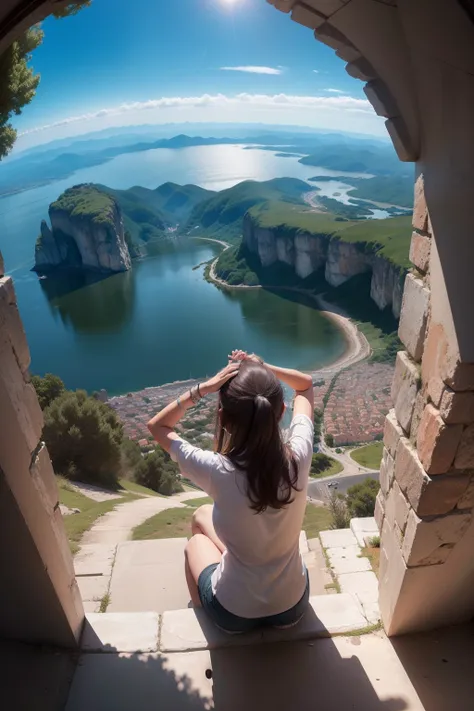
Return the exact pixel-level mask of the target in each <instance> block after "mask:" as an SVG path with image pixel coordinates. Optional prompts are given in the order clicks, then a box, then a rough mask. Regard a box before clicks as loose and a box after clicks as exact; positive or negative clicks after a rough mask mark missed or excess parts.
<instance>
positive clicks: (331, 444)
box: [324, 433, 334, 447]
mask: <svg viewBox="0 0 474 711" xmlns="http://www.w3.org/2000/svg"><path fill="white" fill-rule="evenodd" d="M324 441H325V442H326V444H327V446H328V447H334V435H332V434H329V433H328V434H327V435H325V437H324Z"/></svg>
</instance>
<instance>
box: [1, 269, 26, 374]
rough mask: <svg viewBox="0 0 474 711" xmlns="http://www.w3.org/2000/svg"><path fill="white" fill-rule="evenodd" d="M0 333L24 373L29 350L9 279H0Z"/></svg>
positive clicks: (11, 282)
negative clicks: (7, 342) (9, 345)
mask: <svg viewBox="0 0 474 711" xmlns="http://www.w3.org/2000/svg"><path fill="white" fill-rule="evenodd" d="M0 331H1V333H2V338H3V339H5V340H8V341H9V342H10V344H11V347H12V349H13V352H14V353H15V357H16V359H17V361H18V365H19V366H20V369H21V371H22V372H23V373H24V372H25V371H26V370H28V367H29V365H30V349H29V348H28V343H27V340H26V335H25V330H24V328H23V324H22V322H21V318H20V314H19V312H18V306H17V304H16V296H15V289H14V287H13V281H12V279H11V277H2V278H1V279H0Z"/></svg>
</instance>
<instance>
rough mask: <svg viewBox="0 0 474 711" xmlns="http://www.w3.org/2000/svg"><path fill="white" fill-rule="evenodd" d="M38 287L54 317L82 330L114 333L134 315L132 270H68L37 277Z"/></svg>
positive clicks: (68, 325) (134, 287)
mask: <svg viewBox="0 0 474 711" xmlns="http://www.w3.org/2000/svg"><path fill="white" fill-rule="evenodd" d="M40 285H41V289H42V291H43V294H44V295H45V296H46V300H47V302H48V305H49V307H50V309H51V312H52V314H53V316H54V317H55V318H57V317H58V316H59V317H60V319H61V321H62V323H63V324H64V325H65V326H66V327H71V328H73V329H74V330H75V331H79V332H81V333H115V332H118V331H120V330H121V329H122V328H123V327H124V325H125V324H127V323H128V322H129V321H130V320H131V318H132V315H133V311H134V303H135V291H136V286H135V278H134V274H133V271H129V272H123V273H121V274H114V275H112V276H107V277H104V275H98V274H91V273H74V274H72V273H67V274H57V275H54V276H48V278H47V279H41V280H40Z"/></svg>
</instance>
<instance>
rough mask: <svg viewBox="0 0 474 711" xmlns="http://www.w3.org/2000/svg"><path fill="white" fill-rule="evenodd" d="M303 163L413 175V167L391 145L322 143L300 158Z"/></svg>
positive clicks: (369, 171) (351, 171)
mask: <svg viewBox="0 0 474 711" xmlns="http://www.w3.org/2000/svg"><path fill="white" fill-rule="evenodd" d="M299 162H300V163H303V165H317V166H320V167H322V168H329V169H330V170H339V171H344V172H349V173H371V174H373V175H408V174H410V175H413V168H412V167H410V166H409V165H408V164H406V163H401V162H400V160H399V159H398V157H397V155H396V153H395V151H394V150H393V147H392V146H389V145H387V146H386V147H385V146H380V145H379V146H376V147H375V146H370V147H365V146H359V145H346V146H341V145H339V144H334V145H323V146H320V147H319V148H318V149H317V151H316V152H315V153H313V154H311V155H308V156H305V157H304V158H301V159H300V161H299Z"/></svg>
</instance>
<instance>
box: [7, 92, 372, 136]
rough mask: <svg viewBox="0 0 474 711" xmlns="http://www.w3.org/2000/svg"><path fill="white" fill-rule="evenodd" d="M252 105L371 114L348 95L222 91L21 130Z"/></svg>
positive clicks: (116, 108)
mask: <svg viewBox="0 0 474 711" xmlns="http://www.w3.org/2000/svg"><path fill="white" fill-rule="evenodd" d="M239 106H241V107H252V108H265V109H267V108H268V109H275V110H276V109H296V108H297V109H311V110H318V111H319V110H324V111H338V112H344V113H366V114H373V109H372V107H371V105H370V104H369V102H368V101H367V100H366V99H354V98H353V97H351V96H291V95H289V94H273V95H271V94H248V93H242V94H237V95H236V96H226V95H225V94H203V95H202V96H172V97H162V98H160V99H149V100H148V101H133V102H131V103H128V104H120V105H119V106H113V107H109V108H105V109H100V110H98V111H93V112H90V113H85V114H81V115H80V116H68V117H67V118H64V119H61V120H60V121H54V122H52V123H49V124H46V125H44V126H36V127H35V128H31V129H29V130H26V131H23V132H22V133H20V134H19V135H20V136H25V135H28V134H31V133H38V132H39V131H46V130H48V129H52V128H59V127H61V126H67V125H69V124H74V123H83V122H87V121H92V120H94V119H99V118H108V117H112V116H120V115H123V114H128V113H134V114H135V113H137V112H142V111H151V110H155V111H159V112H163V111H165V112H168V111H169V110H170V109H197V108H209V107H211V108H213V109H214V108H233V109H235V108H236V107H239Z"/></svg>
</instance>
